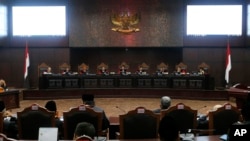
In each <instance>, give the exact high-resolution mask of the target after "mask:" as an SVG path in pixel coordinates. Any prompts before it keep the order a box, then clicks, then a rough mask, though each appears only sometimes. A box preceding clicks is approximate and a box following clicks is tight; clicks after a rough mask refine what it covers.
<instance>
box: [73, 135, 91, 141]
mask: <svg viewBox="0 0 250 141" xmlns="http://www.w3.org/2000/svg"><path fill="white" fill-rule="evenodd" d="M76 141H93V139H92V138H91V137H89V136H86V135H83V136H80V137H78V138H76Z"/></svg>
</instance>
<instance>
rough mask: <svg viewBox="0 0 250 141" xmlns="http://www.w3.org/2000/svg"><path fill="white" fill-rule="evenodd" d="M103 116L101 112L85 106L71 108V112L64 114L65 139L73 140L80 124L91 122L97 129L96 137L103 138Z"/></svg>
mask: <svg viewBox="0 0 250 141" xmlns="http://www.w3.org/2000/svg"><path fill="white" fill-rule="evenodd" d="M102 116H103V115H102V113H101V112H96V111H94V110H93V109H92V108H90V107H87V106H85V105H80V106H78V107H74V108H71V109H70V110H69V111H66V112H63V120H64V139H66V140H71V139H73V135H74V130H75V128H76V126H77V124H78V123H80V122H89V123H91V124H93V125H94V127H95V129H96V135H97V136H102V135H103V132H102Z"/></svg>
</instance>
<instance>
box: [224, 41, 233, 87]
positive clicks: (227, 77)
mask: <svg viewBox="0 0 250 141" xmlns="http://www.w3.org/2000/svg"><path fill="white" fill-rule="evenodd" d="M226 55H227V56H226V71H225V80H226V83H227V84H228V83H229V72H230V70H231V68H232V64H231V51H230V45H229V43H227V54H226Z"/></svg>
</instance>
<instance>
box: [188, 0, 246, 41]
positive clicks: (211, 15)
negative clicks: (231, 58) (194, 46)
mask: <svg viewBox="0 0 250 141" xmlns="http://www.w3.org/2000/svg"><path fill="white" fill-rule="evenodd" d="M242 11H243V10H242V5H187V16H186V35H201V36H205V35H234V36H241V35H242Z"/></svg>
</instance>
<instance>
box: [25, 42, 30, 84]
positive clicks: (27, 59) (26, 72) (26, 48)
mask: <svg viewBox="0 0 250 141" xmlns="http://www.w3.org/2000/svg"><path fill="white" fill-rule="evenodd" d="M29 66H30V58H29V50H28V43H27V42H26V47H25V60H24V80H25V79H26V78H27V76H28V68H29Z"/></svg>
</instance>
